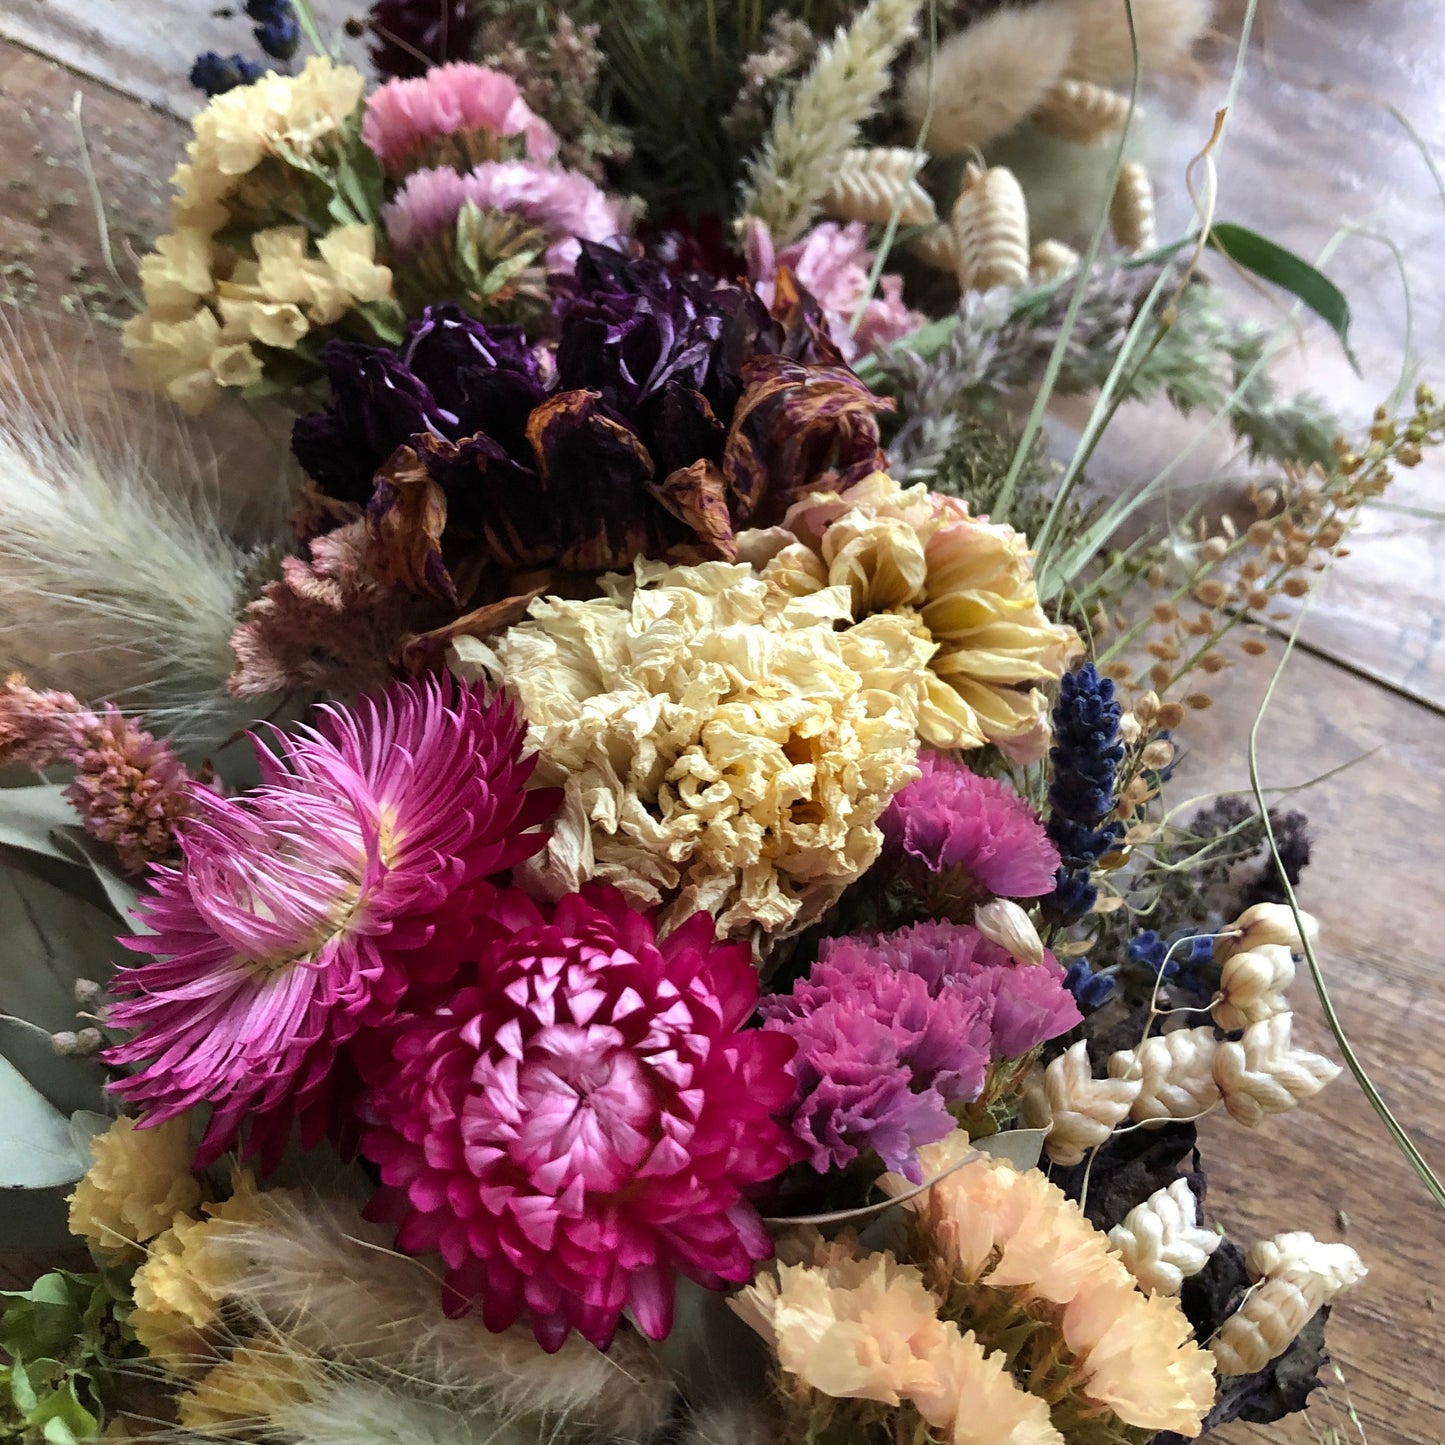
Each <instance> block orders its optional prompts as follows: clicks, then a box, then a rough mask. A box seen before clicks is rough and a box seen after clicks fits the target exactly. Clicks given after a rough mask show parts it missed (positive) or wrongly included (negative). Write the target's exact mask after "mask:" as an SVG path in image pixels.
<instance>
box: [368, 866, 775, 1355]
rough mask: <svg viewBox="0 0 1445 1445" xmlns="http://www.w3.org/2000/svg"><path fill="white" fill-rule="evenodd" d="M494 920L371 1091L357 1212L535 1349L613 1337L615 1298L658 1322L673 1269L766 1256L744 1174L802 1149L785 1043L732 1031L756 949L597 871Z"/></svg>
mask: <svg viewBox="0 0 1445 1445" xmlns="http://www.w3.org/2000/svg"><path fill="white" fill-rule="evenodd" d="M493 921H494V922H495V923H496V924H497V925H498V926H499V927H500V928H503V929H504V930H506V932H507V934H509V936H504V937H502V938H501V940H500V941H499V942H497V943H496V944H494V945H493V946H492V947H491V948H490V949H489V950H488V952H487V953H486V954H485V955H484V956H483V959H482V962H481V963H480V964H479V968H478V972H479V979H478V985H477V986H476V987H473V988H467V989H464V990H462V991H461V992H460V993H458V994H457V995H456V996H455V997H454V998H452V999H451V1000H450V1001H449V1002H448V1003H447V1005H446V1006H445V1007H444V1008H442V1009H439V1010H437V1011H436V1012H434V1013H432V1014H430V1015H426V1016H420V1017H414V1018H412V1019H409V1020H407V1021H406V1022H405V1023H404V1024H403V1025H402V1027H401V1030H400V1032H399V1035H398V1038H397V1040H396V1042H395V1044H394V1046H393V1049H392V1051H391V1061H390V1063H389V1065H387V1066H384V1068H383V1073H382V1077H381V1078H380V1080H379V1081H378V1083H377V1086H376V1087H375V1089H374V1090H373V1092H372V1093H371V1094H370V1096H369V1098H368V1100H367V1103H366V1106H365V1107H366V1112H367V1115H368V1117H369V1118H370V1119H371V1120H372V1121H374V1123H375V1127H374V1128H372V1129H370V1130H368V1131H367V1132H366V1133H365V1134H364V1136H363V1139H362V1152H363V1153H364V1154H365V1155H366V1156H367V1157H368V1158H369V1159H371V1160H372V1161H373V1162H374V1163H376V1164H377V1165H378V1166H379V1167H380V1169H381V1174H382V1179H383V1181H384V1184H385V1186H387V1187H385V1188H383V1189H382V1191H381V1192H380V1193H379V1194H378V1195H377V1197H376V1199H375V1200H374V1201H373V1205H372V1209H371V1211H370V1212H371V1213H372V1214H373V1215H374V1216H376V1217H380V1218H389V1219H395V1220H399V1221H400V1229H399V1230H398V1233H397V1244H398V1246H399V1247H400V1248H402V1249H405V1250H408V1251H411V1252H414V1253H418V1254H425V1253H430V1252H432V1251H439V1252H440V1254H441V1256H442V1258H443V1260H444V1261H445V1263H446V1266H447V1275H446V1283H447V1285H448V1287H449V1290H450V1291H452V1292H453V1294H452V1296H451V1298H452V1299H453V1302H454V1304H457V1305H459V1307H460V1308H462V1309H465V1308H467V1307H468V1305H469V1304H471V1303H480V1306H481V1310H482V1318H483V1320H484V1321H485V1323H486V1325H487V1327H488V1328H489V1329H493V1330H504V1329H507V1328H508V1327H509V1326H511V1325H512V1324H513V1323H515V1322H516V1321H517V1320H518V1319H520V1318H522V1317H524V1316H525V1317H526V1318H527V1319H528V1320H529V1321H530V1323H531V1326H532V1329H533V1331H534V1333H535V1334H536V1336H537V1339H538V1340H539V1341H540V1342H541V1344H542V1346H543V1347H544V1348H545V1349H548V1350H555V1349H558V1348H559V1347H560V1346H561V1344H562V1342H563V1341H564V1340H565V1339H566V1337H567V1335H568V1332H569V1331H570V1330H573V1329H576V1330H577V1331H579V1332H580V1333H581V1334H582V1335H584V1336H585V1337H586V1338H587V1339H589V1340H591V1341H592V1343H593V1344H595V1345H597V1346H598V1347H599V1348H605V1347H606V1345H607V1344H608V1342H609V1341H610V1340H611V1338H612V1336H613V1333H614V1331H615V1330H616V1328H617V1325H618V1321H619V1320H620V1319H621V1317H622V1313H623V1311H624V1310H626V1311H630V1313H631V1315H632V1317H633V1319H634V1320H635V1321H636V1323H637V1326H638V1328H639V1329H640V1330H641V1331H642V1332H643V1333H644V1334H646V1335H648V1336H649V1337H650V1338H652V1339H662V1338H663V1337H664V1336H665V1335H666V1334H667V1333H668V1331H669V1330H670V1329H671V1327H672V1309H673V1275H674V1271H681V1272H682V1273H683V1274H684V1275H686V1276H687V1277H688V1278H690V1279H693V1280H696V1281H697V1282H698V1283H700V1284H703V1285H705V1286H707V1287H709V1288H714V1289H717V1288H722V1287H723V1286H724V1285H725V1284H727V1283H736V1282H738V1281H741V1280H746V1279H748V1278H749V1277H750V1276H751V1274H752V1267H753V1264H754V1262H755V1261H757V1260H760V1259H765V1258H766V1257H767V1256H768V1255H769V1254H770V1253H771V1245H770V1244H769V1241H768V1235H767V1231H766V1230H765V1229H764V1228H763V1225H762V1221H761V1220H760V1219H759V1217H758V1214H757V1212H756V1210H755V1209H754V1208H753V1206H752V1205H751V1204H749V1203H748V1202H747V1200H746V1199H745V1198H744V1192H745V1191H746V1190H748V1189H750V1188H751V1187H753V1186H754V1185H757V1184H760V1183H762V1182H764V1181H765V1180H768V1179H771V1178H773V1177H775V1176H776V1175H777V1174H779V1173H781V1172H782V1170H783V1169H785V1168H786V1167H787V1166H788V1165H789V1164H790V1163H791V1162H792V1161H793V1160H794V1159H795V1158H796V1157H797V1151H796V1149H795V1147H794V1146H793V1144H792V1142H791V1141H790V1140H789V1138H788V1136H787V1134H786V1132H785V1131H784V1130H783V1129H782V1128H780V1127H779V1125H778V1124H777V1123H775V1122H774V1121H773V1119H772V1117H771V1115H772V1111H773V1110H774V1109H776V1108H777V1107H778V1106H780V1105H781V1104H783V1103H785V1102H786V1100H787V1099H788V1097H789V1095H790V1094H791V1093H792V1087H793V1081H792V1075H791V1073H790V1071H789V1068H788V1061H789V1060H790V1058H791V1057H792V1054H793V1045H792V1043H791V1042H790V1041H789V1040H787V1039H785V1038H783V1037H781V1036H780V1035H778V1034H769V1033H764V1032H761V1031H759V1030H756V1029H752V1030H747V1031H743V1030H744V1025H745V1024H746V1023H747V1020H748V1017H749V1015H750V1014H751V1013H752V1011H753V1008H754V1005H755V1004H756V1002H757V995H758V983H757V974H756V971H755V970H754V968H753V965H752V956H751V952H750V949H749V948H748V946H747V945H746V944H737V943H733V944H717V943H715V942H714V941H713V923H712V919H711V918H710V917H709V916H708V915H707V914H705V913H699V914H695V915H694V916H693V917H692V918H691V919H689V920H688V921H687V922H686V923H683V924H682V925H681V926H680V927H678V928H675V929H674V930H673V931H672V932H671V933H670V934H668V936H667V937H666V938H665V939H663V940H661V941H658V940H657V938H656V934H655V928H654V922H653V919H652V918H651V917H650V916H649V915H647V914H643V913H639V912H638V911H636V910H635V909H633V908H631V907H630V906H629V905H628V904H627V903H626V901H625V900H624V899H623V897H622V895H621V893H619V892H618V891H617V890H616V889H613V888H610V887H606V886H603V885H588V886H587V887H586V888H584V889H583V891H582V892H581V893H579V894H570V895H568V896H567V897H565V898H564V899H562V901H561V902H560V903H558V904H557V905H556V910H555V912H554V913H553V914H552V916H551V917H550V919H549V918H547V917H546V916H544V914H543V913H542V912H541V911H540V909H539V907H538V905H537V904H535V903H533V902H532V901H530V900H529V899H526V898H524V897H522V895H520V894H514V895H512V896H510V897H508V898H507V899H506V900H505V902H504V904H502V905H501V906H500V907H499V908H498V909H496V910H494V914H493Z"/></svg>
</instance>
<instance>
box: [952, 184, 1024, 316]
mask: <svg viewBox="0 0 1445 1445" xmlns="http://www.w3.org/2000/svg"><path fill="white" fill-rule="evenodd" d="M953 239H954V243H955V244H956V245H957V247H958V285H959V289H960V290H963V291H988V290H990V289H991V288H992V287H994V286H1007V287H1009V288H1010V289H1012V290H1017V289H1018V288H1019V287H1020V286H1026V285H1027V284H1028V279H1029V212H1028V206H1027V204H1026V203H1025V201H1024V193H1023V188H1022V187H1021V186H1020V185H1019V183H1018V180H1017V179H1016V177H1015V176H1014V173H1013V172H1012V171H1011V170H1008V169H1007V168H1006V167H1004V166H990V167H989V169H988V170H981V169H980V168H979V167H978V166H975V165H970V166H969V167H968V168H967V169H966V170H965V171H964V173H963V189H962V190H960V191H959V193H958V199H957V200H956V201H955V202H954V203H953Z"/></svg>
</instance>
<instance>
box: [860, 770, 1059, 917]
mask: <svg viewBox="0 0 1445 1445" xmlns="http://www.w3.org/2000/svg"><path fill="white" fill-rule="evenodd" d="M918 768H919V773H920V776H919V778H918V779H917V780H916V781H915V782H912V783H910V784H909V785H908V786H907V787H905V788H902V789H900V791H899V792H897V793H895V794H894V795H893V801H892V802H891V803H890V804H889V806H888V810H887V812H885V813H884V814H883V817H882V818H881V819H880V820H879V827H880V828H881V829H882V830H883V841H884V847H885V849H887V850H888V852H889V853H891V854H892V855H893V856H894V857H895V858H904V859H908V860H911V861H912V862H913V863H914V864H916V865H917V866H918V867H920V868H921V869H923V870H926V871H927V872H928V873H931V874H946V873H954V874H958V875H962V876H961V877H960V878H958V879H957V884H958V891H959V892H960V893H962V892H968V891H973V892H976V893H978V894H979V895H987V894H992V895H993V896H994V897H996V898H1040V897H1042V896H1043V895H1044V894H1046V893H1051V892H1053V889H1054V876H1055V874H1056V872H1057V871H1058V867H1059V850H1058V849H1057V848H1056V847H1055V846H1054V845H1053V843H1052V842H1051V841H1050V840H1049V836H1048V834H1047V833H1046V832H1045V831H1044V825H1043V824H1042V823H1041V822H1040V821H1039V817H1038V815H1037V814H1036V813H1035V812H1034V810H1033V809H1032V808H1031V807H1029V805H1028V804H1027V803H1026V802H1024V800H1023V799H1022V798H1020V797H1019V795H1018V794H1017V793H1015V792H1014V791H1013V789H1012V788H1010V787H1009V785H1008V784H1007V783H1005V782H1001V781H999V780H998V779H996V778H986V777H983V776H982V775H981V774H979V773H975V772H974V771H973V770H972V769H971V768H968V767H965V766H964V765H963V764H962V763H959V762H955V761H953V760H952V759H951V758H949V757H947V756H946V755H945V754H943V753H935V752H928V751H925V752H922V753H920V754H919V757H918ZM970 885H972V889H971V890H970Z"/></svg>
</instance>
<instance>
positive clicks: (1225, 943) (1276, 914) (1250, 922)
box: [1214, 903, 1320, 963]
mask: <svg viewBox="0 0 1445 1445" xmlns="http://www.w3.org/2000/svg"><path fill="white" fill-rule="evenodd" d="M1300 921H1301V922H1302V923H1303V924H1304V930H1305V937H1306V938H1308V939H1309V941H1310V942H1311V943H1314V942H1315V940H1316V939H1318V938H1319V936H1320V925H1319V922H1318V921H1317V920H1316V919H1315V917H1314V916H1313V915H1312V914H1309V913H1306V912H1305V911H1304V909H1300ZM1261 944H1273V945H1275V946H1277V947H1280V948H1287V949H1288V950H1289V951H1290V952H1291V953H1303V952H1304V941H1303V940H1302V939H1301V938H1300V931H1299V924H1297V923H1296V922H1295V916H1294V909H1293V908H1291V907H1290V906H1289V905H1288V904H1286V903H1255V904H1252V905H1251V906H1250V907H1248V908H1246V909H1245V910H1244V912H1243V913H1241V914H1240V915H1239V917H1238V918H1236V919H1235V920H1234V922H1233V923H1230V924H1228V925H1226V926H1225V927H1224V928H1222V929H1221V930H1220V932H1219V936H1218V937H1217V938H1216V939H1215V940H1214V957H1215V958H1216V959H1217V960H1218V961H1219V962H1220V963H1224V962H1225V961H1226V960H1227V959H1228V958H1229V957H1230V956H1231V955H1232V954H1236V953H1243V952H1244V951H1245V950H1246V949H1251V948H1258V947H1259V946H1260V945H1261Z"/></svg>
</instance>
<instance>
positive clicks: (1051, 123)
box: [1030, 80, 1129, 145]
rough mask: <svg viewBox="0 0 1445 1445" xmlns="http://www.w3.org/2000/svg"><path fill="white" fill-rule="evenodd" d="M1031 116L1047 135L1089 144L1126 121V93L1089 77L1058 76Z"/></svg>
mask: <svg viewBox="0 0 1445 1445" xmlns="http://www.w3.org/2000/svg"><path fill="white" fill-rule="evenodd" d="M1030 119H1031V120H1032V121H1033V123H1034V124H1035V125H1036V126H1037V127H1038V128H1039V129H1040V130H1041V131H1043V132H1044V133H1045V134H1046V135H1052V136H1057V137H1058V138H1059V139H1060V140H1068V141H1075V142H1077V143H1078V144H1079V145H1092V144H1093V143H1094V142H1095V141H1097V140H1102V139H1103V137H1104V136H1106V135H1116V134H1118V132H1119V131H1121V130H1123V129H1124V127H1125V126H1126V125H1127V124H1128V123H1129V97H1128V96H1127V95H1120V94H1119V93H1118V91H1114V90H1109V89H1107V88H1106V87H1104V86H1102V85H1095V84H1094V83H1093V82H1092V81H1089V80H1061V81H1059V83H1058V84H1057V85H1054V86H1052V87H1051V88H1050V89H1049V91H1048V93H1047V94H1046V95H1045V96H1044V98H1043V99H1042V100H1041V101H1040V102H1039V104H1038V108H1037V109H1036V110H1035V111H1034V113H1033V115H1032V116H1031V117H1030Z"/></svg>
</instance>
